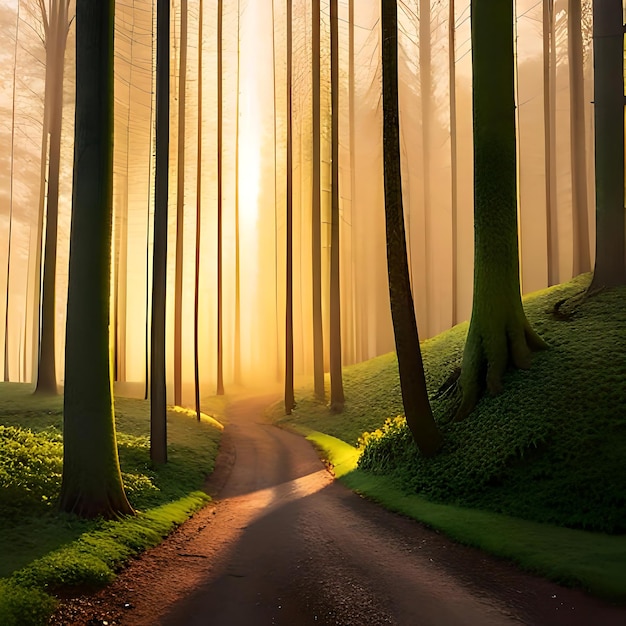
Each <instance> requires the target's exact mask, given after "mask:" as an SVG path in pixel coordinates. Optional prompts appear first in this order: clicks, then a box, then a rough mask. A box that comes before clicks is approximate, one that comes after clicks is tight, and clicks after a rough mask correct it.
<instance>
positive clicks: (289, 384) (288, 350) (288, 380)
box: [285, 0, 295, 415]
mask: <svg viewBox="0 0 626 626" xmlns="http://www.w3.org/2000/svg"><path fill="white" fill-rule="evenodd" d="M292 142H293V138H292V7H291V0H287V220H286V222H287V223H286V228H285V230H286V244H287V251H286V265H287V271H286V274H287V276H286V285H285V295H286V298H285V300H286V303H285V415H291V412H292V411H293V408H294V407H295V399H294V391H293V145H292Z"/></svg>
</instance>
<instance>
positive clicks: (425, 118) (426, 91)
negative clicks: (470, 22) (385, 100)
mask: <svg viewBox="0 0 626 626" xmlns="http://www.w3.org/2000/svg"><path fill="white" fill-rule="evenodd" d="M430 13H431V11H430V0H419V57H420V58H419V70H420V100H421V105H422V164H423V165H422V172H423V180H422V190H423V193H424V239H423V241H424V258H425V259H426V267H424V268H423V269H424V293H425V294H426V297H427V299H428V300H430V298H431V297H432V292H431V289H432V281H431V279H430V272H431V267H430V263H431V244H430V238H431V232H430V230H431V229H430V196H431V193H430V177H431V173H430V169H431V168H430V153H431V144H432V141H431V118H432V107H431V103H430V99H431V95H432V77H431V72H432V55H431V49H430ZM430 308H431V307H430V306H426V307H424V311H425V312H426V319H425V320H424V323H425V326H426V332H430V317H431V316H430Z"/></svg>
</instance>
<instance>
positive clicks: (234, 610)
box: [50, 397, 626, 626]
mask: <svg viewBox="0 0 626 626" xmlns="http://www.w3.org/2000/svg"><path fill="white" fill-rule="evenodd" d="M271 400H272V399H271V398H268V397H264V398H255V399H250V400H244V401H241V402H239V403H236V404H234V405H233V406H232V407H230V410H229V413H228V425H227V427H226V429H225V431H224V436H223V440H222V445H221V449H220V454H219V457H218V460H217V465H216V471H215V472H214V473H213V475H212V476H211V477H210V479H209V482H208V483H207V486H206V488H207V491H208V492H209V493H210V494H212V495H214V496H215V500H214V502H212V503H211V504H209V505H208V506H206V507H205V508H203V509H202V510H201V511H200V512H198V513H197V514H196V515H195V516H194V517H193V518H192V519H190V520H189V521H188V522H187V523H185V524H183V525H182V526H181V527H180V528H179V529H178V530H176V531H175V532H174V533H172V535H171V536H170V537H169V538H168V539H167V540H166V541H164V542H163V543H162V544H161V545H159V546H157V547H156V548H154V549H152V550H150V551H148V552H146V553H145V554H143V555H142V556H141V557H139V558H137V559H135V560H133V561H132V562H131V563H130V564H129V565H128V567H126V569H124V570H123V571H122V572H121V573H120V575H119V576H118V578H117V579H116V580H115V581H114V582H113V583H112V584H111V585H109V586H108V587H106V588H105V589H103V590H101V591H100V592H98V593H96V594H94V595H83V596H79V597H74V598H67V599H65V600H63V601H62V602H61V604H60V606H59V608H58V610H57V611H56V613H55V614H54V616H53V617H52V620H51V622H50V623H51V624H52V625H55V626H58V625H69V624H84V625H93V626H95V625H107V626H108V625H110V626H113V625H124V626H148V625H150V626H152V625H155V624H160V625H163V626H187V625H190V626H193V625H204V624H212V625H216V626H222V625H223V626H239V625H242V626H247V625H266V624H267V625H269V624H283V625H289V626H294V625H295V626H306V625H309V624H317V625H331V624H333V625H341V626H348V625H354V626H364V625H368V626H369V625H372V626H375V625H378V624H399V625H407V626H418V625H419V626H430V625H432V626H457V625H458V626H461V625H468V626H470V625H471V626H474V625H480V626H489V625H502V626H504V625H507V624H527V625H531V626H583V625H585V626H587V625H589V624H599V625H600V624H602V625H603V626H624V625H625V624H626V607H616V606H611V605H609V604H606V603H604V602H602V601H600V600H598V599H596V598H593V597H591V596H589V595H587V594H585V593H584V592H582V591H580V590H576V589H567V588H564V587H561V586H559V585H556V584H554V583H551V582H548V581H546V580H544V579H542V578H538V577H536V576H532V575H530V574H527V573H525V572H521V571H520V570H518V569H517V568H515V567H513V566H512V565H510V564H509V563H507V562H504V561H501V560H498V559H496V558H493V557H490V556H488V555H485V554H483V553H482V552H480V551H478V550H475V549H473V548H469V547H466V546H461V545H458V544H455V543H453V542H452V541H450V540H448V539H447V538H445V537H444V536H442V535H440V534H439V533H437V532H434V531H432V530H429V529H427V528H425V527H423V526H422V525H420V524H419V523H417V522H415V521H413V520H410V519H407V518H404V517H402V516H399V515H396V514H393V513H390V512H388V511H386V510H384V509H381V508H380V507H378V506H376V505H375V504H373V503H371V502H369V501H367V500H365V499H364V498H362V497H360V496H359V495H357V494H355V493H352V492H351V491H349V490H348V489H346V488H345V487H343V486H342V485H341V484H340V483H338V482H335V481H334V480H333V478H332V476H331V475H330V474H329V473H328V472H327V471H326V470H325V468H324V467H323V465H322V463H321V462H320V460H319V458H318V456H317V454H316V452H315V451H314V450H313V448H312V447H311V446H310V444H309V443H308V442H307V441H306V440H305V439H304V438H302V437H300V436H298V435H295V434H293V433H290V432H287V431H284V430H281V429H279V428H276V427H274V426H272V425H271V424H268V423H266V422H265V421H264V420H263V418H262V413H263V409H264V408H265V406H267V404H268V403H269V402H270V401H271ZM329 419H332V417H329Z"/></svg>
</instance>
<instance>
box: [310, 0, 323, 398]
mask: <svg viewBox="0 0 626 626" xmlns="http://www.w3.org/2000/svg"><path fill="white" fill-rule="evenodd" d="M311 16H312V25H311V26H312V28H311V46H312V49H311V54H312V56H311V61H312V74H311V76H312V85H311V87H312V96H313V97H312V107H313V110H312V127H313V134H312V143H313V169H312V172H313V180H312V187H313V188H312V199H311V244H312V245H311V247H312V254H313V257H312V260H311V267H312V279H313V280H312V285H313V294H312V295H313V386H314V389H315V397H316V398H317V399H318V400H324V334H323V326H322V213H321V162H320V161H321V123H320V122H321V121H320V117H321V110H320V55H321V52H320V47H321V44H320V0H313V6H312V10H311Z"/></svg>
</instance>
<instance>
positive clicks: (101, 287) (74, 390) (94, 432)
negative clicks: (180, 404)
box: [60, 0, 133, 518]
mask: <svg viewBox="0 0 626 626" xmlns="http://www.w3.org/2000/svg"><path fill="white" fill-rule="evenodd" d="M113 7H114V3H113V0H108V1H105V0H99V1H98V2H96V1H95V0H92V1H89V0H78V2H77V6H76V126H75V135H74V137H75V139H74V187H73V198H72V225H71V233H70V264H69V286H68V301H67V327H66V345H65V398H64V407H63V482H62V486H61V498H60V507H61V510H63V511H67V512H70V513H76V514H78V515H80V516H83V517H96V516H100V515H102V516H104V517H109V518H110V517H116V516H118V515H121V514H132V513H133V509H132V507H131V506H130V504H129V502H128V500H127V499H126V495H125V493H124V487H123V484H122V476H121V473H120V466H119V460H118V454H117V443H116V437H115V421H114V415H113V401H112V389H111V363H110V352H109V300H110V277H111V222H112V201H113V198H112V192H113V12H114V9H113Z"/></svg>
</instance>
